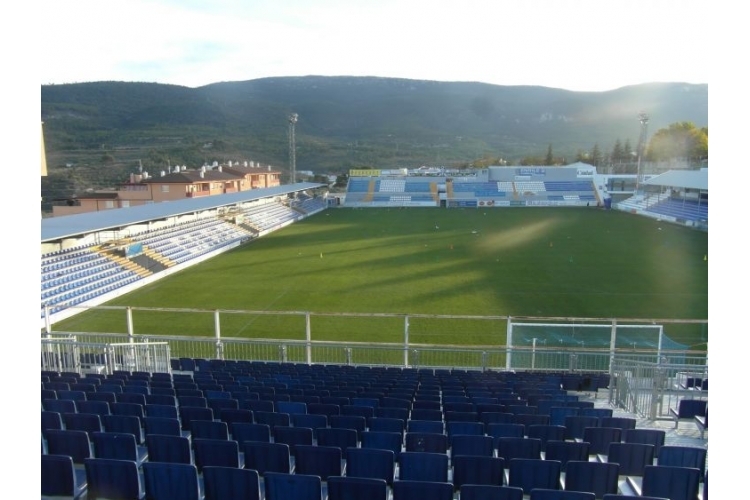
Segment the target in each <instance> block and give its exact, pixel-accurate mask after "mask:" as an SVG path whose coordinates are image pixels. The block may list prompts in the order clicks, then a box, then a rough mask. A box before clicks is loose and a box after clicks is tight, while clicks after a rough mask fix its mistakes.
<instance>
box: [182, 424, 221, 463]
mask: <svg viewBox="0 0 750 500" xmlns="http://www.w3.org/2000/svg"><path fill="white" fill-rule="evenodd" d="M190 437H191V439H192V440H193V443H195V441H196V440H198V439H222V440H224V441H226V440H228V439H229V428H228V427H227V424H226V423H225V422H219V421H216V420H193V421H191V422H190ZM199 469H200V467H199Z"/></svg>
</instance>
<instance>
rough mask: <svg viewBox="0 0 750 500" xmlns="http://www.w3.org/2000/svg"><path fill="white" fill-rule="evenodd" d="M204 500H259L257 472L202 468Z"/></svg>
mask: <svg viewBox="0 0 750 500" xmlns="http://www.w3.org/2000/svg"><path fill="white" fill-rule="evenodd" d="M203 490H204V493H205V498H204V500H226V499H231V498H241V499H243V500H261V495H260V479H259V476H258V472H257V471H254V470H250V469H235V468H233V467H217V466H205V467H204V468H203Z"/></svg>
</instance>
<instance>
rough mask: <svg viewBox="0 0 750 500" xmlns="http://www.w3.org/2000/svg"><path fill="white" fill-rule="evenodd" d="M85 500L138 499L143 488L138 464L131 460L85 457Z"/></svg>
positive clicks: (142, 492) (141, 495)
mask: <svg viewBox="0 0 750 500" xmlns="http://www.w3.org/2000/svg"><path fill="white" fill-rule="evenodd" d="M84 467H85V468H86V482H87V485H88V488H87V491H86V499H87V500H96V499H112V498H117V499H121V500H140V499H141V498H142V497H143V494H144V490H143V486H142V484H141V478H140V475H139V474H138V466H137V465H136V463H135V462H133V461H131V460H113V459H108V458H87V459H86V460H85V461H84Z"/></svg>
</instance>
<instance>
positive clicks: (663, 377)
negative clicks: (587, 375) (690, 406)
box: [609, 356, 708, 420]
mask: <svg viewBox="0 0 750 500" xmlns="http://www.w3.org/2000/svg"><path fill="white" fill-rule="evenodd" d="M688 378H699V379H701V380H704V379H708V365H707V364H699V363H679V364H678V363H671V362H670V361H669V359H668V358H667V357H666V356H665V357H662V358H660V359H659V360H657V361H656V362H649V361H642V360H638V359H632V358H630V357H627V356H623V357H618V358H615V359H614V360H613V363H612V369H611V379H610V386H609V402H610V403H611V404H613V405H615V406H618V407H621V408H624V409H625V410H627V411H630V412H632V413H636V414H638V415H641V416H642V417H644V418H648V419H649V420H660V419H671V416H670V412H669V410H670V409H674V410H677V408H678V405H679V402H680V400H682V399H706V400H707V399H708V391H705V390H700V389H699V388H697V387H689V386H688V384H687V383H686V382H687V379H688Z"/></svg>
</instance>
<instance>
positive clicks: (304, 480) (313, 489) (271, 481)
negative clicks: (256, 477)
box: [263, 472, 322, 500]
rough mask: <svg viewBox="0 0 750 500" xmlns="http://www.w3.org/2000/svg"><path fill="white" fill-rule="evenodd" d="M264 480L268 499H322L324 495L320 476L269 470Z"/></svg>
mask: <svg viewBox="0 0 750 500" xmlns="http://www.w3.org/2000/svg"><path fill="white" fill-rule="evenodd" d="M263 482H264V485H265V494H266V496H265V499H266V500H321V497H322V483H321V480H320V478H319V477H318V476H308V475H305V474H281V473H278V472H267V473H266V474H265V476H264V477H263Z"/></svg>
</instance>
